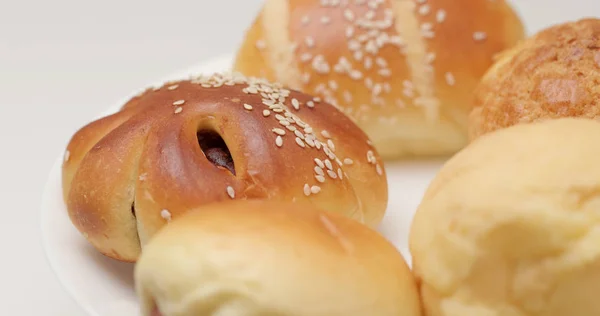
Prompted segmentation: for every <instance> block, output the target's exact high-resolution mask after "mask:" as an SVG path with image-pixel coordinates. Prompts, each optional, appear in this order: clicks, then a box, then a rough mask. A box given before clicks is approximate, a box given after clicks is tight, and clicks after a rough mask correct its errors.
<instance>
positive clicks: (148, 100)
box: [63, 75, 387, 261]
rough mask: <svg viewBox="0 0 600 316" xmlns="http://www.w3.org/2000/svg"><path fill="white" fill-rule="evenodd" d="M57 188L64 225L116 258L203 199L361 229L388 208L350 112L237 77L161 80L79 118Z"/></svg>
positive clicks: (129, 257)
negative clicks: (277, 208)
mask: <svg viewBox="0 0 600 316" xmlns="http://www.w3.org/2000/svg"><path fill="white" fill-rule="evenodd" d="M282 101H283V102H282ZM63 187H64V198H65V201H66V204H67V208H68V211H69V215H70V218H71V220H72V222H73V223H74V224H75V226H76V227H77V228H78V229H79V230H80V231H81V232H82V233H83V234H84V236H85V237H86V238H87V239H88V240H89V241H90V242H91V243H92V244H93V245H94V246H95V247H96V248H97V249H98V250H99V251H100V252H102V253H103V254H105V255H107V256H110V257H112V258H115V259H119V260H123V261H135V260H136V259H137V256H138V255H139V252H140V249H141V248H140V247H141V246H140V245H144V244H145V243H146V242H147V241H148V240H149V239H150V238H151V237H152V235H154V234H155V233H156V232H157V231H158V230H159V229H160V228H161V227H162V226H163V225H165V224H166V223H167V222H168V221H170V220H171V219H173V218H176V217H178V216H180V215H181V214H182V213H184V212H186V211H187V210H188V209H190V208H195V207H198V206H200V205H203V204H206V203H210V202H218V201H228V200H232V199H276V200H282V201H290V202H309V203H312V204H314V205H315V206H318V207H322V208H323V209H327V210H330V211H332V212H335V213H341V214H344V215H347V216H348V217H351V218H354V219H356V220H358V221H361V222H364V223H366V224H367V225H371V226H374V225H377V224H378V223H379V222H380V220H381V219H382V217H383V214H384V212H385V209H386V206H387V182H386V177H385V173H384V169H383V164H381V162H380V161H379V157H378V155H377V153H376V152H375V150H374V149H373V148H372V146H371V145H369V140H368V138H367V137H366V135H365V134H364V133H363V132H362V131H361V130H360V129H359V128H358V127H357V126H356V125H355V124H354V123H353V122H352V121H350V120H349V119H348V118H347V117H346V116H345V115H343V114H342V113H341V112H339V111H338V110H336V109H335V108H334V107H333V106H331V105H329V104H327V103H325V102H322V101H320V100H318V99H317V100H315V99H314V98H313V97H310V96H308V95H306V94H302V93H299V92H296V91H290V90H286V89H283V88H281V86H279V85H272V84H269V83H268V82H266V81H263V80H259V79H255V78H245V77H242V76H238V75H215V76H212V77H201V78H195V79H192V80H187V81H180V82H171V83H168V84H166V85H165V86H162V87H159V88H157V89H150V90H148V91H146V92H145V93H143V94H141V95H139V96H137V97H135V98H133V99H132V100H131V101H129V102H128V103H127V104H126V105H125V106H124V107H123V108H122V109H121V110H120V111H119V112H117V113H115V114H113V115H110V116H107V117H105V118H102V119H99V120H97V121H95V122H92V123H90V124H89V125H87V126H85V127H84V128H82V129H81V130H80V131H78V132H77V133H76V134H75V135H74V136H73V138H72V140H71V142H70V143H69V145H68V147H67V153H66V155H65V162H64V166H63Z"/></svg>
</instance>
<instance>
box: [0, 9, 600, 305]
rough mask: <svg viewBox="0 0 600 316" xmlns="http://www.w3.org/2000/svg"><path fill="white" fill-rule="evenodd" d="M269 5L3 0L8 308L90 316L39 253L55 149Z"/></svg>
mask: <svg viewBox="0 0 600 316" xmlns="http://www.w3.org/2000/svg"><path fill="white" fill-rule="evenodd" d="M261 2H262V0H218V1H217V0H172V1H155V0H104V1H95V2H94V1H76V0H51V1H44V0H37V1H36V0H21V1H2V0H0V144H1V146H2V147H0V148H1V149H0V153H2V155H0V198H1V202H2V206H3V207H2V210H3V212H4V214H3V215H4V220H3V221H1V222H0V248H1V249H2V251H3V253H2V260H1V261H0V267H1V268H2V269H0V280H2V282H0V297H2V300H1V301H2V312H0V314H2V315H17V316H18V315H44V316H46V315H47V316H79V315H83V312H82V310H81V309H79V308H78V307H77V306H76V305H75V304H74V303H73V302H72V300H70V299H69V297H68V296H67V295H66V294H65V292H64V291H63V290H62V288H61V287H60V286H59V284H58V282H57V281H56V279H55V277H54V276H53V275H52V273H51V270H50V268H49V267H48V265H47V263H46V259H45V258H44V255H43V253H42V250H41V238H40V233H39V211H38V210H39V205H40V201H41V193H42V188H43V185H44V184H45V181H46V178H47V175H48V172H49V170H50V168H51V166H52V164H53V163H54V161H55V158H56V157H57V156H58V154H59V153H60V152H62V148H63V147H64V145H65V143H66V141H67V140H68V138H69V136H70V135H71V134H72V132H73V131H74V130H75V129H76V128H78V127H79V126H80V125H81V124H83V123H85V122H87V121H89V120H90V119H92V118H93V117H94V116H96V115H97V114H98V113H99V112H101V111H103V110H104V109H105V108H106V107H107V106H109V105H110V104H113V103H114V102H115V101H116V100H119V99H121V98H122V97H123V96H125V95H127V94H128V93H129V92H130V91H132V90H136V89H138V88H140V87H143V86H145V85H146V84H147V83H148V82H149V81H153V80H155V79H156V78H162V77H164V76H165V75H167V74H170V73H172V72H173V71H177V70H179V69H185V68H186V67H188V66H189V65H193V64H196V63H198V62H201V61H203V60H206V59H208V58H210V57H213V56H216V55H219V54H222V53H228V52H232V51H233V50H234V49H235V47H236V46H237V44H238V43H239V42H240V40H241V38H242V36H243V29H244V28H245V27H246V26H247V25H248V24H249V23H250V22H251V21H252V19H253V18H254V15H255V12H257V10H258V9H259V6H260V3H261ZM514 2H515V4H516V6H517V7H518V8H519V9H520V10H521V12H522V15H523V16H524V17H525V18H526V19H527V21H528V25H529V30H530V31H537V30H539V29H540V28H542V27H545V26H547V25H550V24H552V23H556V22H561V21H566V20H572V19H577V18H580V17H583V16H589V15H596V16H598V15H600V2H598V1H596V0H571V1H564V0H515V1H514ZM231 8H235V9H234V10H232V9H231Z"/></svg>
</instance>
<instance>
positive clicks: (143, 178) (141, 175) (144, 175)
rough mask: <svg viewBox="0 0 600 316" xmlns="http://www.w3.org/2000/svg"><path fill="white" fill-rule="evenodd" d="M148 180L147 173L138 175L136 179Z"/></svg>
mask: <svg viewBox="0 0 600 316" xmlns="http://www.w3.org/2000/svg"><path fill="white" fill-rule="evenodd" d="M147 178H148V174H147V173H142V174H140V176H139V177H138V179H139V180H140V181H146V179H147Z"/></svg>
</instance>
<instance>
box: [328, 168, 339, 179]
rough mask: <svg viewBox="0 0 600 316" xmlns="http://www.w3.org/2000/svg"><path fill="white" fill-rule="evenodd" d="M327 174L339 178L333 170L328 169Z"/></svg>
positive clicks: (332, 177)
mask: <svg viewBox="0 0 600 316" xmlns="http://www.w3.org/2000/svg"><path fill="white" fill-rule="evenodd" d="M327 175H328V176H329V177H330V178H331V179H337V173H335V172H333V171H331V170H327Z"/></svg>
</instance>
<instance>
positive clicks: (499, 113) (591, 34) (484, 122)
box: [469, 19, 600, 139]
mask: <svg viewBox="0 0 600 316" xmlns="http://www.w3.org/2000/svg"><path fill="white" fill-rule="evenodd" d="M599 80H600V20H598V19H583V20H580V21H576V22H570V23H564V24H559V25H556V26H553V27H550V28H548V29H545V30H543V31H541V32H539V33H538V34H536V35H534V36H533V37H531V38H529V39H528V40H526V41H524V42H523V43H521V44H520V45H518V46H517V47H515V48H514V49H512V50H510V51H509V52H507V53H505V54H503V56H502V58H501V59H500V60H499V61H498V62H497V64H496V65H494V67H492V68H491V69H490V71H489V72H488V73H487V74H486V75H485V77H484V78H483V79H482V82H481V84H480V86H479V87H478V88H477V90H476V94H475V95H476V97H475V108H474V109H473V112H472V113H471V115H470V123H469V124H470V132H469V134H470V138H471V139H475V138H477V137H479V136H481V135H483V134H485V133H489V132H492V131H495V130H497V129H500V128H505V127H508V126H511V125H515V124H520V123H530V122H536V121H540V120H544V119H551V118H559V117H584V118H597V117H598V116H599V115H600V106H599V105H600V104H599V103H598V96H599V95H600V86H599V85H598V81H599Z"/></svg>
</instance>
